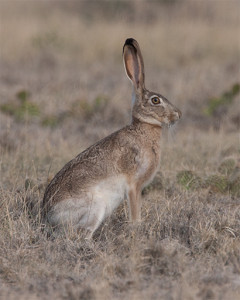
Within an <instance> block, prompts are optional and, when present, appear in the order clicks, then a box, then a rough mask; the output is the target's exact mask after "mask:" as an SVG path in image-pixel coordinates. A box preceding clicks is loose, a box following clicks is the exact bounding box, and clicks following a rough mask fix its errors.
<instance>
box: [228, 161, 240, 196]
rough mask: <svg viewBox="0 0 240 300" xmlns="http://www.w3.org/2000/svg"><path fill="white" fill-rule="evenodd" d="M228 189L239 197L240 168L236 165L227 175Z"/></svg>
mask: <svg viewBox="0 0 240 300" xmlns="http://www.w3.org/2000/svg"><path fill="white" fill-rule="evenodd" d="M229 190H230V192H231V194H232V195H234V196H236V197H240V168H239V167H236V168H235V169H234V170H233V172H232V174H231V176H230V177H229Z"/></svg>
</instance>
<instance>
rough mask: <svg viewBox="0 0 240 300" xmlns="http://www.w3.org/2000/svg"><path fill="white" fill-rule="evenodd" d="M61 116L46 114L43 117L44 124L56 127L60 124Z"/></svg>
mask: <svg viewBox="0 0 240 300" xmlns="http://www.w3.org/2000/svg"><path fill="white" fill-rule="evenodd" d="M59 123H60V122H59V118H58V117H57V116H54V115H49V116H46V117H44V118H43V119H42V122H41V124H42V126H44V127H51V128H55V127H57V126H58V125H59Z"/></svg>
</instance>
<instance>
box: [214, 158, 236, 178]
mask: <svg viewBox="0 0 240 300" xmlns="http://www.w3.org/2000/svg"><path fill="white" fill-rule="evenodd" d="M235 165H236V162H235V160H234V159H233V158H228V159H225V160H223V161H222V162H221V164H220V166H219V167H218V171H219V173H221V174H223V175H230V174H231V173H232V172H233V170H234V168H235Z"/></svg>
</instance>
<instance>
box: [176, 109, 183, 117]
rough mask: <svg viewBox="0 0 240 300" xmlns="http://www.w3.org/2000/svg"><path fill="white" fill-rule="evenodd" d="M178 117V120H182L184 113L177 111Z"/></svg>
mask: <svg viewBox="0 0 240 300" xmlns="http://www.w3.org/2000/svg"><path fill="white" fill-rule="evenodd" d="M175 113H176V115H177V116H178V119H181V117H182V112H181V111H180V110H179V109H176V111H175Z"/></svg>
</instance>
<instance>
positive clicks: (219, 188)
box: [205, 174, 229, 194]
mask: <svg viewBox="0 0 240 300" xmlns="http://www.w3.org/2000/svg"><path fill="white" fill-rule="evenodd" d="M205 184H206V187H208V188H210V190H211V191H212V192H219V193H222V194H224V193H226V192H227V191H228V190H229V184H228V178H227V177H225V176H222V175H216V174H214V175H211V176H209V177H207V179H206V180H205Z"/></svg>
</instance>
